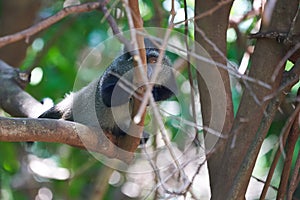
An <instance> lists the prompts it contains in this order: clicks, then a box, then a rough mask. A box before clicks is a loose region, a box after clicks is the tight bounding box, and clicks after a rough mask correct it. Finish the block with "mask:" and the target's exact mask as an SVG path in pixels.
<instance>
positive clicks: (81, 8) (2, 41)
mask: <svg viewBox="0 0 300 200" xmlns="http://www.w3.org/2000/svg"><path fill="white" fill-rule="evenodd" d="M100 6H101V4H100V2H90V3H85V4H82V5H76V6H70V7H66V8H64V9H62V10H61V11H59V12H58V13H56V14H55V15H53V16H51V17H49V18H47V19H45V20H44V21H41V22H40V23H38V24H36V25H34V26H32V27H30V28H28V29H25V30H23V31H21V32H18V33H14V34H11V35H7V36H4V37H0V48H1V47H3V46H5V45H7V44H10V43H13V42H16V41H19V40H22V39H25V40H26V41H27V40H28V39H29V37H30V36H32V35H34V34H36V33H38V32H40V31H42V30H44V29H45V28H47V27H49V26H51V25H52V24H54V23H56V22H58V21H60V20H61V19H63V18H65V17H66V16H68V15H70V14H73V13H82V12H89V11H92V10H96V9H98V8H99V7H100Z"/></svg>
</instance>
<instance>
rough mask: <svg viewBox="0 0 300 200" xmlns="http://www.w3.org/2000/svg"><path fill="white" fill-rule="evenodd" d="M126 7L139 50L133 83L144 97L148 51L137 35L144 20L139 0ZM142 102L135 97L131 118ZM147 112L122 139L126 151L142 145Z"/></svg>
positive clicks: (126, 3) (122, 145) (136, 48)
mask: <svg viewBox="0 0 300 200" xmlns="http://www.w3.org/2000/svg"><path fill="white" fill-rule="evenodd" d="M124 2H125V6H126V12H127V17H128V23H129V26H130V29H131V39H132V41H136V42H135V43H134V49H135V50H137V53H136V54H135V55H133V60H134V77H133V83H134V84H135V85H138V86H140V85H142V86H141V87H139V88H138V89H137V92H136V93H137V95H138V96H140V97H143V94H144V93H145V86H143V85H144V84H143V83H144V80H145V79H144V78H143V76H145V75H146V73H145V72H146V71H147V59H146V51H145V44H144V37H143V35H141V34H137V33H136V29H142V28H143V20H142V17H141V14H140V10H139V4H138V1H137V0H129V1H124ZM140 104H141V101H140V100H139V99H138V98H135V97H133V108H132V114H131V116H132V117H134V116H135V115H136V114H137V112H138V110H139V107H140ZM145 113H146V110H144V112H143V115H142V116H141V119H140V120H139V121H138V122H137V123H136V122H134V121H131V124H130V127H129V131H128V133H129V134H128V135H126V136H125V137H124V138H122V144H121V145H120V147H121V148H122V149H124V150H126V151H129V152H134V151H135V150H136V148H137V147H138V145H139V143H140V138H141V136H142V133H143V129H144V118H145Z"/></svg>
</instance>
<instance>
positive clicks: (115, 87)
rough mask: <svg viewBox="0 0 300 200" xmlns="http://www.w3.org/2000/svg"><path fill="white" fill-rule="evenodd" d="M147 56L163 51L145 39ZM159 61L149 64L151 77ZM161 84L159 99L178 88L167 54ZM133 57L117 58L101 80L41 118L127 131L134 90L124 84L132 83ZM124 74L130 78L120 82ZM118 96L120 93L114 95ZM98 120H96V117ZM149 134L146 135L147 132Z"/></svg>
mask: <svg viewBox="0 0 300 200" xmlns="http://www.w3.org/2000/svg"><path fill="white" fill-rule="evenodd" d="M145 45H146V56H147V59H149V58H151V57H158V55H159V50H158V49H157V48H155V47H154V46H153V45H152V44H151V43H149V41H147V40H146V41H145ZM155 65H156V64H150V63H148V69H149V70H148V76H150V74H151V72H153V71H154V67H155ZM162 66H165V67H163V68H162V70H161V72H160V74H159V76H158V77H157V83H156V84H155V85H154V88H153V91H152V93H153V97H154V99H155V101H161V100H165V99H167V98H169V97H171V96H172V95H173V94H174V92H175V91H176V89H177V87H176V82H175V78H174V75H173V73H172V70H171V69H170V68H169V67H171V62H170V61H169V59H168V58H167V57H166V56H165V57H164V59H163V61H162ZM132 69H133V59H132V57H131V56H130V54H129V53H125V54H123V55H121V56H120V57H118V58H116V59H115V60H114V61H113V63H112V64H111V65H110V66H109V67H108V68H107V69H106V71H105V72H104V74H103V75H102V76H101V77H100V79H99V80H96V81H93V82H92V83H90V84H89V85H88V86H86V87H84V88H83V89H81V90H80V91H78V92H75V93H71V94H70V95H67V96H66V98H65V99H64V100H62V101H61V102H60V103H58V104H57V105H55V106H54V107H52V108H51V109H49V110H48V111H46V112H45V113H43V114H42V115H41V116H40V118H52V119H64V120H69V121H76V122H79V123H82V124H85V125H89V126H94V127H99V125H100V127H101V128H102V129H103V130H104V131H111V132H112V133H113V134H114V135H116V136H120V135H124V134H126V131H127V129H128V128H129V123H130V119H131V117H130V112H131V106H132V105H131V101H130V98H131V96H132V94H133V93H134V91H133V90H130V91H126V90H124V87H123V86H122V85H121V84H120V83H123V84H125V85H127V87H128V88H130V87H131V86H130V85H128V83H132V78H133V70H132ZM120 77H122V78H124V79H125V80H126V81H120ZM114 95H116V96H114ZM95 119H96V120H95ZM144 137H145V134H144Z"/></svg>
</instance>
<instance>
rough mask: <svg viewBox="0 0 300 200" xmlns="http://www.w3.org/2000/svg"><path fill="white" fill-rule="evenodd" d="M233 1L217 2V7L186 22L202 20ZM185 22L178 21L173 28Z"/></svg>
mask: <svg viewBox="0 0 300 200" xmlns="http://www.w3.org/2000/svg"><path fill="white" fill-rule="evenodd" d="M232 1H233V0H224V1H219V3H218V5H216V6H215V7H213V8H211V9H209V10H207V11H205V12H204V13H201V14H200V15H197V16H195V17H191V18H189V19H188V21H190V22H193V21H195V20H198V19H201V18H204V17H206V16H209V15H212V14H213V13H214V12H216V11H217V10H219V9H220V8H222V7H223V6H225V5H226V4H229V3H231V2H232ZM185 21H186V20H183V21H180V22H176V23H175V24H174V26H177V25H180V24H183V23H185Z"/></svg>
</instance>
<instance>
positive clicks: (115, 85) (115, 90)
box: [101, 74, 132, 107]
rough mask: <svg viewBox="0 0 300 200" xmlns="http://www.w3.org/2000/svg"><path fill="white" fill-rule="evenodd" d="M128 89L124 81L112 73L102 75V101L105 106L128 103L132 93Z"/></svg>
mask: <svg viewBox="0 0 300 200" xmlns="http://www.w3.org/2000/svg"><path fill="white" fill-rule="evenodd" d="M130 91H131V89H130V87H129V86H128V85H127V84H126V83H125V82H122V81H121V80H120V79H119V78H118V77H116V76H114V75H112V74H108V75H107V76H106V77H104V79H103V81H102V84H101V97H102V101H103V103H104V104H105V105H106V106H107V107H113V106H120V105H122V104H125V103H128V102H129V98H130V96H131V95H132V94H130Z"/></svg>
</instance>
